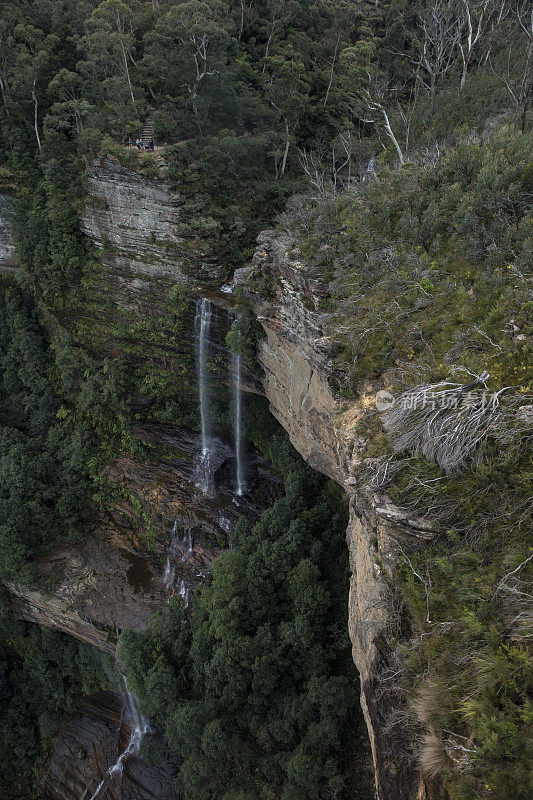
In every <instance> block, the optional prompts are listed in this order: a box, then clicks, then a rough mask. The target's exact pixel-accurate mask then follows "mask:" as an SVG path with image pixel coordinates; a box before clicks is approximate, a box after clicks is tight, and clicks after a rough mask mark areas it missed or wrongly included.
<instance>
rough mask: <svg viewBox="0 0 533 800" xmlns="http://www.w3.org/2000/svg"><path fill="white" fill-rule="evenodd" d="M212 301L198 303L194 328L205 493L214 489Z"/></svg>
mask: <svg viewBox="0 0 533 800" xmlns="http://www.w3.org/2000/svg"><path fill="white" fill-rule="evenodd" d="M211 316H212V311H211V301H210V300H208V299H207V297H201V298H199V299H198V300H197V301H196V316H195V320H194V327H195V331H196V369H197V378H198V395H199V401H200V432H201V437H202V438H201V447H202V451H201V453H200V460H199V463H198V468H197V479H196V481H197V486H198V487H199V488H200V489H201V490H202V491H203V492H205V493H207V492H209V491H210V490H211V489H212V475H211V442H210V436H209V408H208V389H207V356H208V350H209V330H210V327H211Z"/></svg>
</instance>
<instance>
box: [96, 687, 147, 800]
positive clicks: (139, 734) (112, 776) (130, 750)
mask: <svg viewBox="0 0 533 800" xmlns="http://www.w3.org/2000/svg"><path fill="white" fill-rule="evenodd" d="M123 681H124V688H123V696H124V705H123V709H122V717H121V720H120V726H121V727H122V725H123V724H129V725H130V726H132V729H131V732H130V734H129V738H128V743H127V745H126V748H125V749H124V750H123V751H122V752H121V753H120V755H119V757H118V758H117V760H116V761H115V763H114V764H113V765H112V766H111V767H109V769H108V770H107V772H106V773H105V775H104V777H103V778H102V780H101V781H100V783H99V784H98V786H97V787H96V790H95V792H94V793H93V794H92V795H91V797H90V798H89V800H95V798H97V797H98V795H99V794H100V792H101V791H102V789H104V787H107V786H108V785H109V784H110V783H111V782H112V781H114V780H120V778H121V777H122V772H123V770H124V763H125V762H126V761H127V759H129V758H131V756H134V755H137V753H138V752H139V750H140V749H141V745H142V743H143V739H144V737H145V736H146V734H147V733H150V723H149V722H148V720H147V719H146V717H144V716H143V715H142V714H141V713H140V711H139V705H138V702H137V698H136V697H135V695H133V694H131V692H130V691H129V689H128V684H127V681H126V677H125V676H123ZM88 791H89V790H88V789H86V790H85V792H84V793H83V795H82V797H81V800H84V798H85V797H86V796H87V793H88Z"/></svg>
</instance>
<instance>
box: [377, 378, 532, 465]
mask: <svg viewBox="0 0 533 800" xmlns="http://www.w3.org/2000/svg"><path fill="white" fill-rule="evenodd" d="M488 377H489V376H488V373H483V374H482V375H480V376H479V377H477V378H475V380H474V381H472V382H471V383H470V384H466V385H461V384H454V383H449V382H443V383H441V384H428V385H422V386H416V387H414V388H413V389H410V390H408V391H407V392H404V393H403V394H402V395H401V396H400V398H399V399H398V400H397V401H396V403H395V405H394V406H393V407H392V408H391V409H390V410H389V411H387V412H386V414H385V415H384V421H383V424H384V428H385V430H386V431H387V432H388V433H389V435H390V436H391V438H392V442H393V447H394V449H395V450H396V452H403V451H406V450H407V451H409V452H411V453H414V454H419V453H422V454H423V455H424V456H425V457H426V458H427V459H429V460H430V461H434V462H436V463H437V464H438V465H439V466H440V467H441V468H442V469H443V470H444V471H445V472H446V473H447V474H448V475H450V474H453V473H457V472H459V471H460V470H461V469H462V468H463V466H464V465H465V464H466V462H467V461H469V460H472V459H476V453H477V458H479V446H480V445H481V444H482V443H483V442H484V441H485V440H486V439H487V437H488V436H489V435H491V436H493V437H494V438H495V439H497V440H499V441H501V442H502V443H509V442H511V441H512V440H516V439H518V440H521V439H522V438H523V437H530V436H532V435H533V426H532V417H533V415H528V414H527V413H525V412H524V408H525V406H524V397H523V396H518V395H511V396H507V397H504V395H505V392H506V391H507V390H506V389H505V388H504V389H500V391H499V392H494V393H487V392H486V391H482V390H479V389H475V388H474V387H476V386H477V385H479V383H483V382H484V381H486V380H487V378H488ZM502 399H505V402H504V403H502Z"/></svg>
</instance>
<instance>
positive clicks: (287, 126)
mask: <svg viewBox="0 0 533 800" xmlns="http://www.w3.org/2000/svg"><path fill="white" fill-rule="evenodd" d="M285 136H286V140H285V152H284V153H283V161H282V162H281V172H280V176H281V177H283V176H284V175H285V167H286V166H287V156H288V155H289V147H290V146H291V140H290V136H289V121H288V120H287V119H285Z"/></svg>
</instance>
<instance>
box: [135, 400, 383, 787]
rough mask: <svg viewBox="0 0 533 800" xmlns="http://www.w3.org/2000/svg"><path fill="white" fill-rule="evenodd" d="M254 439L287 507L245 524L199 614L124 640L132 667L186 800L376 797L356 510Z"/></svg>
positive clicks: (262, 427) (286, 452) (277, 437)
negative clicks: (275, 472)
mask: <svg viewBox="0 0 533 800" xmlns="http://www.w3.org/2000/svg"><path fill="white" fill-rule="evenodd" d="M265 423H266V424H265ZM255 425H256V427H257V430H258V436H260V437H261V440H265V441H266V440H268V442H269V446H270V447H271V448H272V449H271V451H270V452H271V453H273V454H275V463H276V464H277V465H278V467H279V468H282V469H283V470H288V472H285V477H286V496H285V498H283V499H281V500H278V501H277V502H276V503H275V504H274V505H273V506H272V507H271V508H270V509H269V510H268V511H266V512H265V513H264V514H263V515H262V517H261V520H260V521H259V522H258V523H257V524H256V525H252V524H250V523H248V522H246V521H245V520H244V519H241V521H240V522H239V525H238V527H237V531H236V539H237V541H238V548H237V550H236V551H234V552H231V553H227V554H225V555H224V556H221V557H220V558H219V559H218V560H217V562H216V564H215V565H214V570H213V579H212V582H211V584H210V585H207V586H204V587H203V588H202V589H201V590H199V591H198V594H197V595H196V596H195V598H194V601H193V610H192V613H191V612H190V611H184V609H183V606H182V604H181V601H180V600H178V599H176V600H172V601H171V603H170V605H169V607H168V610H166V611H165V613H164V615H163V616H162V617H158V618H156V619H154V620H153V621H152V624H151V626H150V628H149V629H148V630H147V631H146V632H144V633H141V634H137V633H134V632H131V631H129V632H126V633H124V634H123V635H122V637H121V645H120V653H121V658H122V659H123V660H124V662H125V664H126V667H127V670H128V676H129V680H130V682H131V685H132V686H133V687H134V688H135V690H136V691H137V692H138V694H139V696H140V697H141V699H142V702H143V705H144V707H145V708H146V710H147V712H148V713H149V714H150V715H151V717H152V718H153V719H154V720H157V721H158V722H159V723H160V724H162V725H164V728H165V732H166V737H167V739H168V741H169V743H170V745H171V746H172V747H173V748H174V749H175V750H176V752H177V753H179V755H180V756H181V757H182V758H183V759H184V761H183V765H182V768H181V772H180V777H181V782H182V785H183V787H184V791H185V794H186V796H187V797H190V798H194V799H195V800H203V799H204V798H205V800H207V798H214V797H222V796H223V797H225V798H228V799H229V798H235V799H236V798H242V797H246V798H250V800H252V798H275V797H284V798H287V799H288V798H302V799H303V798H333V797H346V798H347V797H358V796H361V797H364V796H365V791H368V787H367V786H366V785H365V777H364V771H363V770H364V762H365V758H366V752H365V748H364V746H363V744H362V742H363V741H364V737H362V736H361V733H362V731H361V729H360V727H359V725H360V717H359V716H358V714H357V710H356V709H357V695H358V692H357V682H356V679H355V675H354V666H353V663H352V661H351V655H350V647H349V642H348V640H347V635H346V632H345V622H344V616H345V615H344V609H345V607H346V601H347V598H346V593H347V563H346V553H345V546H344V541H343V538H344V531H345V527H346V509H345V507H344V504H343V503H342V502H339V501H340V499H341V498H340V495H339V490H338V489H337V488H335V487H334V486H333V485H332V484H331V483H327V482H326V481H325V480H324V479H323V478H321V477H319V476H317V475H316V474H314V473H312V472H311V471H310V470H309V469H308V468H307V467H306V466H305V465H304V464H303V463H302V461H301V459H300V458H299V457H298V456H297V455H296V454H295V453H294V451H293V450H292V447H291V446H290V445H289V443H288V441H287V438H286V436H285V435H284V434H283V435H282V434H281V433H280V432H279V428H278V430H277V431H276V430H275V429H274V423H273V422H271V423H268V422H267V420H266V419H265V418H264V416H262V415H261V416H260V417H258V418H257V419H256V423H255ZM269 434H271V435H269ZM258 441H259V439H258ZM343 576H344V578H343ZM243 792H244V794H243Z"/></svg>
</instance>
